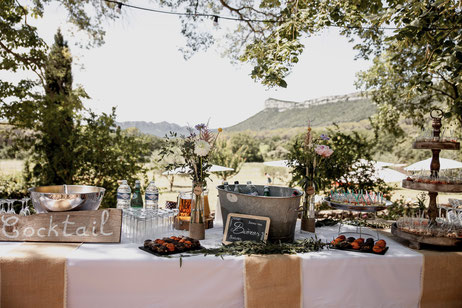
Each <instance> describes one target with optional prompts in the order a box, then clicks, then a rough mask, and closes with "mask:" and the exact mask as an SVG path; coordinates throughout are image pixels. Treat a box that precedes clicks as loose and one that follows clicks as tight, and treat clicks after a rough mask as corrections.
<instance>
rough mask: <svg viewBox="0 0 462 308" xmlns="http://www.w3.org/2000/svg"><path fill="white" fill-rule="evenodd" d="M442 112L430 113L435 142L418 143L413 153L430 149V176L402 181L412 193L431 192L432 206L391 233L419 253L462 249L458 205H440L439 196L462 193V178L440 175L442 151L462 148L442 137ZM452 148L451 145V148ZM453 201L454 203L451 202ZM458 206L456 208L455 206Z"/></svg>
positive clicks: (451, 140) (421, 175) (418, 141)
mask: <svg viewBox="0 0 462 308" xmlns="http://www.w3.org/2000/svg"><path fill="white" fill-rule="evenodd" d="M442 115H443V112H442V111H441V110H439V109H434V110H432V112H431V113H430V116H431V118H432V127H433V133H432V141H431V142H428V141H425V142H427V143H426V144H422V142H424V141H422V139H420V140H417V141H416V142H415V143H414V145H413V148H414V149H430V150H431V151H432V160H431V163H430V175H423V174H420V175H414V176H410V177H408V178H407V179H405V180H403V187H404V188H408V189H413V190H424V191H428V195H429V197H430V202H429V206H428V210H427V211H426V213H420V214H419V215H418V216H416V217H403V218H400V219H399V220H398V221H397V222H396V223H394V224H393V225H392V228H391V232H392V233H393V234H394V235H395V236H398V237H401V238H404V239H406V240H408V241H409V243H410V246H411V247H412V248H416V249H420V245H421V244H430V245H436V246H459V245H462V223H461V218H462V215H459V214H460V211H459V209H458V206H459V203H458V201H457V202H454V201H453V202H450V207H449V206H446V205H437V201H436V198H437V196H438V192H449V193H458V192H462V176H461V174H460V173H459V174H454V173H452V174H449V173H445V174H443V173H440V158H439V155H440V152H441V150H459V149H460V144H459V142H457V140H456V139H454V138H450V139H449V140H447V139H445V138H443V137H442V136H441V131H440V129H441V126H442V124H441V119H442V117H443V116H442ZM451 144H452V145H451ZM452 200H453V199H452ZM455 204H456V206H454V205H455Z"/></svg>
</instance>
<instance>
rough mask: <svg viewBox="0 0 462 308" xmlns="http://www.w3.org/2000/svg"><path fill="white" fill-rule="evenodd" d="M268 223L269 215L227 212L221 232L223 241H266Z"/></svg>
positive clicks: (226, 242) (227, 242)
mask: <svg viewBox="0 0 462 308" xmlns="http://www.w3.org/2000/svg"><path fill="white" fill-rule="evenodd" d="M269 225H270V219H269V217H263V216H253V215H244V214H236V213H229V215H228V219H227V220H226V225H225V231H224V234H223V243H224V244H230V243H231V242H238V241H256V242H261V241H266V239H267V238H268V230H269Z"/></svg>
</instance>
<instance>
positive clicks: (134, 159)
mask: <svg viewBox="0 0 462 308" xmlns="http://www.w3.org/2000/svg"><path fill="white" fill-rule="evenodd" d="M115 118H116V114H115V108H113V110H112V113H111V114H104V113H103V114H102V115H99V116H98V115H96V114H95V113H93V112H90V114H89V116H87V117H86V118H85V121H86V125H85V126H84V127H82V130H81V132H80V139H79V143H78V153H79V154H78V156H77V157H76V158H74V163H76V164H77V172H76V174H75V176H74V178H73V182H74V183H79V184H87V185H94V186H99V187H104V188H105V189H106V193H105V197H104V199H103V204H102V206H103V207H115V203H116V193H117V187H118V183H117V180H121V179H124V180H127V181H128V183H129V184H130V185H132V186H133V185H134V184H135V180H137V179H139V177H141V178H142V180H144V182H145V183H146V182H147V177H146V171H147V170H146V168H145V167H144V165H145V162H146V161H147V160H148V158H149V155H150V154H151V152H150V150H149V143H147V142H146V140H143V139H141V138H137V137H134V136H131V135H127V134H125V133H124V132H123V131H122V130H121V129H120V128H119V127H116V126H115Z"/></svg>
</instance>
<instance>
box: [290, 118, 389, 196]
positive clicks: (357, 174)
mask: <svg viewBox="0 0 462 308" xmlns="http://www.w3.org/2000/svg"><path fill="white" fill-rule="evenodd" d="M328 132H329V133H328V136H329V137H330V142H329V146H330V147H331V149H332V150H333V151H334V152H333V154H332V155H331V156H330V157H329V159H326V160H324V161H323V163H322V165H321V167H320V168H319V167H317V171H316V172H317V174H316V177H315V179H316V180H315V185H316V189H317V190H329V189H331V188H332V187H333V186H337V185H338V186H340V187H345V188H349V189H366V190H379V191H381V192H388V191H389V190H390V188H389V187H388V186H387V185H386V184H385V183H384V182H383V181H382V180H380V179H373V178H372V177H371V174H374V171H375V170H374V167H373V164H371V163H362V164H358V162H359V160H360V159H364V160H367V161H370V160H371V159H372V157H371V156H372V155H371V154H372V152H371V151H372V145H371V142H370V140H368V139H367V138H366V137H365V136H363V135H361V134H359V133H358V132H355V131H353V132H351V133H344V132H342V131H341V130H339V129H338V127H337V128H336V129H329V130H328ZM315 136H316V135H315ZM304 138H305V136H304V135H300V136H298V137H296V138H295V139H294V140H293V142H292V145H291V147H290V149H289V154H288V155H287V157H286V159H288V160H289V161H295V160H297V161H306V160H307V159H309V156H310V154H309V153H307V152H306V151H305V150H304V147H303V140H304ZM313 139H316V137H314V138H313ZM290 166H291V167H292V176H293V178H292V185H293V184H298V185H300V186H301V187H305V182H304V181H305V180H304V178H305V175H306V165H304V164H291V165H290ZM347 175H348V177H346V176H347Z"/></svg>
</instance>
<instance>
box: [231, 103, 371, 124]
mask: <svg viewBox="0 0 462 308" xmlns="http://www.w3.org/2000/svg"><path fill="white" fill-rule="evenodd" d="M339 110H342V112H338V111H339ZM376 111H377V107H376V106H375V104H373V103H372V102H371V101H370V100H368V99H364V100H359V101H353V102H348V101H344V102H336V103H330V104H323V105H315V106H311V107H309V108H296V109H288V110H284V111H278V110H276V109H264V110H262V111H260V112H259V113H257V114H255V115H254V116H252V117H250V118H248V119H246V120H245V121H243V122H240V123H238V124H236V125H234V126H232V127H230V128H229V130H231V131H243V130H263V129H276V128H289V127H303V126H306V124H307V122H308V119H309V120H311V126H312V127H316V126H326V125H331V124H332V123H342V122H357V121H361V120H364V119H367V118H368V117H370V116H372V115H374V114H375V113H376ZM227 130H228V129H227Z"/></svg>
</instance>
